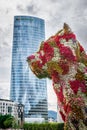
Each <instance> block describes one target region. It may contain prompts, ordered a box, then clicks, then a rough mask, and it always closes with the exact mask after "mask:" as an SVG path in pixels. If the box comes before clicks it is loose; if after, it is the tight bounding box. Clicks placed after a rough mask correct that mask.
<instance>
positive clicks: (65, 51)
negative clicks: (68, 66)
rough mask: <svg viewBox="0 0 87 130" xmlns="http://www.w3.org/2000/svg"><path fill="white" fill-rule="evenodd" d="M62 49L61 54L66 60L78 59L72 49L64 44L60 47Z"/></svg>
mask: <svg viewBox="0 0 87 130" xmlns="http://www.w3.org/2000/svg"><path fill="white" fill-rule="evenodd" d="M58 47H59V49H60V54H61V56H62V57H63V58H64V59H67V60H69V61H72V62H73V61H76V57H75V56H74V55H73V53H72V51H71V49H70V48H69V47H66V46H63V45H62V44H59V45H58Z"/></svg>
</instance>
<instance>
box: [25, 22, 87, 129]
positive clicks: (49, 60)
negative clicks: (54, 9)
mask: <svg viewBox="0 0 87 130" xmlns="http://www.w3.org/2000/svg"><path fill="white" fill-rule="evenodd" d="M27 61H28V63H29V66H30V68H31V70H32V71H33V73H34V74H35V75H36V76H37V77H38V78H46V77H48V78H50V79H52V81H53V88H54V91H55V93H56V95H57V99H58V106H59V112H60V114H61V116H62V119H63V120H64V122H65V125H64V129H65V130H87V80H86V79H87V55H86V53H85V51H84V49H83V47H82V46H81V45H80V43H79V42H78V41H77V39H76V36H75V34H74V33H73V32H72V31H71V29H70V27H69V26H68V25H67V24H66V23H65V24H64V27H63V29H62V30H60V31H59V32H58V33H56V34H55V35H54V36H51V37H50V38H49V39H48V40H46V41H44V42H42V43H41V45H40V49H39V51H38V52H36V53H35V54H34V55H31V56H29V57H28V58H27Z"/></svg>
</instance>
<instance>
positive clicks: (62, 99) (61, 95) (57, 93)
mask: <svg viewBox="0 0 87 130" xmlns="http://www.w3.org/2000/svg"><path fill="white" fill-rule="evenodd" d="M55 93H56V95H57V97H58V100H59V102H63V101H64V95H63V88H62V86H61V88H60V90H59V91H57V90H55Z"/></svg>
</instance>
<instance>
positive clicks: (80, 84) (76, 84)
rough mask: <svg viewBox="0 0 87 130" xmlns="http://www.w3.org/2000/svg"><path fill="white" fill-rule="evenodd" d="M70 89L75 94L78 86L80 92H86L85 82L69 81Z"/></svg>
mask: <svg viewBox="0 0 87 130" xmlns="http://www.w3.org/2000/svg"><path fill="white" fill-rule="evenodd" d="M70 86H71V89H72V90H73V92H74V93H75V94H77V91H78V89H79V88H80V89H81V91H82V92H87V90H86V86H85V83H84V82H82V81H79V80H74V81H70Z"/></svg>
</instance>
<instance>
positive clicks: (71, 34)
mask: <svg viewBox="0 0 87 130" xmlns="http://www.w3.org/2000/svg"><path fill="white" fill-rule="evenodd" d="M62 38H63V39H66V41H68V40H69V39H73V40H76V36H75V34H73V33H70V34H64V35H63V36H62Z"/></svg>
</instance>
